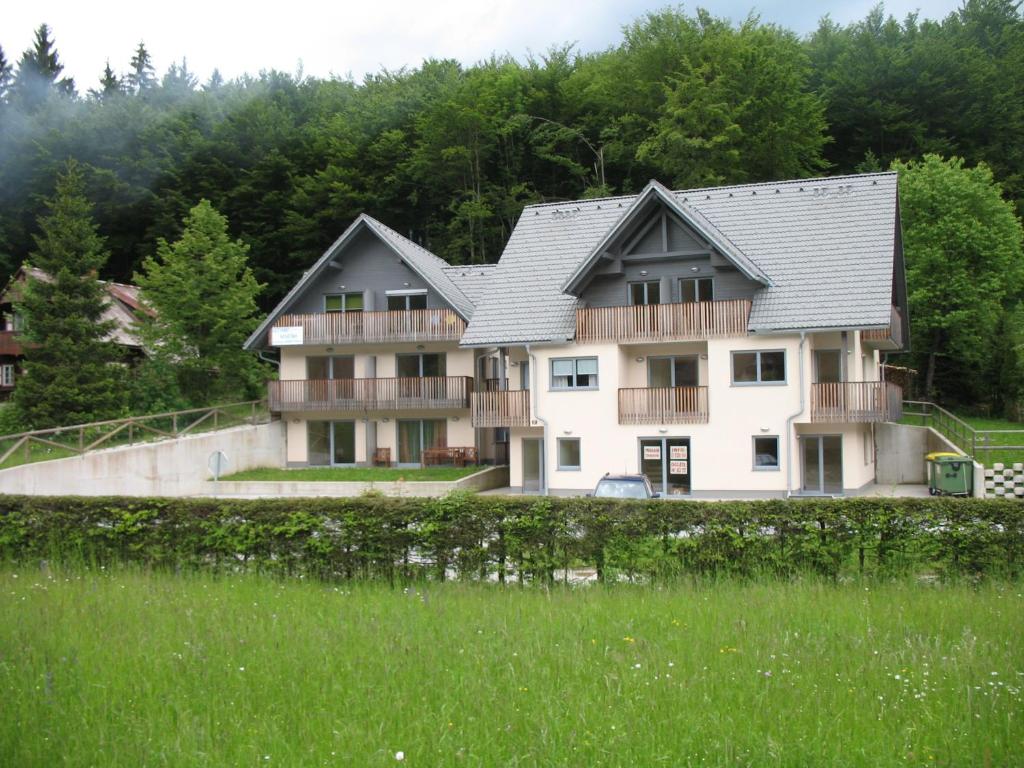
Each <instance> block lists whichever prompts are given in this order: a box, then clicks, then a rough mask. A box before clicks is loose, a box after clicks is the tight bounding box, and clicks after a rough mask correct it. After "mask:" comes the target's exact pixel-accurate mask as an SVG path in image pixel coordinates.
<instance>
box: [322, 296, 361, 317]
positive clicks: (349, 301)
mask: <svg viewBox="0 0 1024 768" xmlns="http://www.w3.org/2000/svg"><path fill="white" fill-rule="evenodd" d="M362 311H363V294H361V293H335V294H331V295H328V296H324V312H362Z"/></svg>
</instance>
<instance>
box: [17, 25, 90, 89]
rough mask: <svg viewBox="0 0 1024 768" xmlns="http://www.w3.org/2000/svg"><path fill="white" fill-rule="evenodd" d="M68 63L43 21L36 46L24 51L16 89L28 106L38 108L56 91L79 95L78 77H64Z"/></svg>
mask: <svg viewBox="0 0 1024 768" xmlns="http://www.w3.org/2000/svg"><path fill="white" fill-rule="evenodd" d="M63 71H64V65H63V64H61V63H60V56H59V54H58V53H57V49H56V47H55V44H54V41H53V40H52V39H51V38H50V28H49V26H47V25H46V24H40V25H39V28H38V29H37V30H36V35H35V40H34V42H33V44H32V47H31V48H29V49H28V50H26V51H25V52H24V53H23V54H21V59H20V61H18V73H17V76H16V77H15V81H14V91H15V93H16V94H17V96H18V98H19V100H20V101H21V103H22V104H23V105H24V106H25V107H26V108H29V109H31V108H34V107H36V106H38V105H39V104H40V103H42V102H43V101H44V100H45V99H46V97H47V96H48V95H49V94H50V93H53V92H56V93H59V94H61V95H64V96H74V95H75V81H74V80H73V79H71V78H69V77H65V78H61V77H60V74H61V72H63Z"/></svg>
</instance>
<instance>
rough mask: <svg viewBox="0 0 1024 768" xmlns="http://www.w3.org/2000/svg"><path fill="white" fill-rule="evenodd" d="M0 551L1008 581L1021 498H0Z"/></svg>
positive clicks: (111, 557) (340, 567) (333, 566)
mask: <svg viewBox="0 0 1024 768" xmlns="http://www.w3.org/2000/svg"><path fill="white" fill-rule="evenodd" d="M0 557H2V558H4V559H6V560H8V561H18V562H30V561H38V560H58V561H79V560H84V561H87V562H91V563H100V564H106V563H114V562H128V563H140V564H145V565H148V566H156V567H172V568H198V567H203V568H212V569H221V570H242V569H251V570H258V571H263V572H271V573H281V574H291V575H305V576H313V577H318V578H325V579H353V578H374V579H387V580H392V581H397V580H408V579H416V578H438V579H444V578H452V577H458V578H464V579H496V580H499V581H506V580H508V581H512V580H526V581H531V580H545V581H550V580H554V579H556V578H557V577H558V575H559V573H560V572H561V571H562V570H563V569H565V568H578V569H586V568H590V569H593V570H596V572H597V574H598V576H599V578H609V579H612V578H615V579H621V578H644V579H658V578H670V577H673V576H677V575H680V574H699V575H762V574H769V575H776V576H783V577H785V576H795V575H801V574H816V575H821V576H825V577H830V578H839V577H843V576H852V575H857V574H865V575H875V576H887V575H900V574H906V573H921V572H929V573H934V574H937V575H939V576H955V575H993V576H1008V577H1016V576H1019V575H1021V571H1022V563H1024V506H1022V505H1021V504H1020V503H1019V502H1015V501H1010V500H1005V501H1004V500H998V501H989V500H981V499H953V498H934V499H876V498H861V499H843V500H835V499H808V500H799V501H781V500H780V501H730V502H714V503H708V502H688V501H682V502H668V501H650V502H641V501H612V500H605V499H592V498H578V499H569V498H540V497H497V496H474V495H471V494H465V493H459V494H452V495H449V496H446V497H443V498H439V499H426V498H375V497H359V498H340V499H335V498H331V499H326V498H325V499H320V498H318V499H255V500H228V499H171V498H153V499H141V498H125V497H113V498H102V497H100V498H96V497H89V498H86V497H39V496H0Z"/></svg>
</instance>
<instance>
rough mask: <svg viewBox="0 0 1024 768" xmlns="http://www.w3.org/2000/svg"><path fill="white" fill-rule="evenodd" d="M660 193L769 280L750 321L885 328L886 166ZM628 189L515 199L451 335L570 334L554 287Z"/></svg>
mask: <svg viewBox="0 0 1024 768" xmlns="http://www.w3.org/2000/svg"><path fill="white" fill-rule="evenodd" d="M650 190H657V191H659V192H660V191H661V190H664V188H663V187H660V185H656V186H655V185H649V186H648V188H647V189H645V191H644V193H641V194H649V193H650ZM666 192H667V190H666ZM670 194H671V195H672V196H674V198H675V199H676V201H677V202H678V204H679V207H680V208H681V209H682V210H684V211H685V212H686V213H687V214H688V216H687V217H686V218H688V219H689V221H690V222H691V223H693V222H696V223H697V224H698V225H699V226H700V227H702V228H703V229H704V234H705V235H706V236H707V237H708V240H709V241H711V242H712V244H713V245H714V246H715V247H716V249H720V250H721V252H722V255H723V256H725V257H726V258H729V259H730V260H731V261H733V263H735V264H737V267H739V268H740V269H741V271H747V270H745V269H743V267H742V266H741V265H742V264H746V265H747V266H748V269H749V270H750V273H752V274H753V275H758V274H759V275H763V276H764V278H765V282H767V283H768V284H767V285H765V286H764V287H762V288H760V289H759V290H758V291H757V292H756V293H755V295H754V300H753V307H752V309H751V314H750V326H749V327H750V330H751V331H753V332H772V331H798V330H816V329H826V328H884V327H887V326H888V324H889V319H890V311H891V310H890V307H891V304H892V288H893V269H894V254H895V247H896V240H895V236H896V226H897V221H896V212H897V205H896V174H895V173H875V174H861V175H856V176H836V177H832V178H824V179H804V180H797V181H785V182H769V183H764V184H747V185H742V186H734V187H714V188H709V189H695V190H685V191H679V192H672V193H670ZM638 197H639V196H637V195H630V196H625V197H611V198H603V199H599V200H581V201H578V202H571V203H552V204H544V205H534V206H529V207H527V208H525V209H524V210H523V213H522V215H521V216H520V218H519V222H518V223H517V224H516V227H515V229H514V230H513V232H512V236H511V238H510V239H509V241H508V244H507V245H506V246H505V251H504V253H503V254H502V257H501V260H500V261H499V262H498V266H497V269H495V270H494V272H493V273H492V275H491V276H490V277H489V280H488V283H489V285H488V287H487V288H486V289H485V291H484V293H483V297H482V300H479V301H477V310H476V312H475V314H474V315H473V318H472V319H471V321H470V323H469V327H468V328H467V329H466V333H465V334H464V335H463V338H462V344H464V345H472V346H476V345H491V344H509V343H524V342H544V341H561V340H565V339H571V338H572V337H573V335H574V332H575V309H576V306H577V299H576V298H575V297H574V296H571V295H569V294H566V293H564V292H563V287H568V285H569V284H570V283H571V282H572V281H573V279H574V277H575V276H576V275H577V273H579V272H580V271H581V269H582V268H583V267H584V265H585V263H586V261H587V260H588V258H589V257H591V256H592V255H593V254H594V253H595V252H596V251H598V250H599V247H600V246H601V244H602V243H603V242H604V241H605V240H606V239H608V238H609V236H611V235H612V234H613V233H614V232H615V231H616V229H617V226H618V225H619V224H620V222H625V221H626V218H627V213H628V212H629V211H630V210H631V209H632V208H633V205H634V203H635V202H636V201H637V199H638ZM712 228H713V229H712ZM712 235H715V237H712ZM716 239H718V242H716Z"/></svg>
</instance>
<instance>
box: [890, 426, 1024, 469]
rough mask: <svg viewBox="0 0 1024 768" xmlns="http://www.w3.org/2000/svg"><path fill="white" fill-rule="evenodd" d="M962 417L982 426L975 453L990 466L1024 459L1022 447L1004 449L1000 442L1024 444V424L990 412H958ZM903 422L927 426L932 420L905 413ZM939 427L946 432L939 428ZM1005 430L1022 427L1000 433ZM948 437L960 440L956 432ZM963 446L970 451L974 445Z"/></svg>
mask: <svg viewBox="0 0 1024 768" xmlns="http://www.w3.org/2000/svg"><path fill="white" fill-rule="evenodd" d="M955 415H956V417H957V418H958V419H960V420H961V421H963V422H965V423H966V424H968V425H969V426H971V427H973V428H974V429H975V430H978V431H979V432H978V442H977V449H978V450H977V455H976V456H975V457H974V458H975V460H976V461H978V462H980V463H982V464H984V465H985V466H986V467H991V466H992V465H993V464H997V463H1000V464H1005V465H1007V466H1010V465H1012V464H1014V463H1015V462H1024V450H1020V449H1002V448H1000V446H1004V445H1024V424H1022V423H1021V422H1018V421H1010V420H1009V419H995V418H991V417H987V416H965V415H963V414H959V413H958V414H955ZM900 423H901V424H912V425H915V426H927V425H929V424H931V425H932V426H934V424H932V423H931V422H930V421H929V420H928V419H926V418H924V417H922V416H916V415H912V414H908V415H905V416H904V417H903V418H902V419H901V420H900ZM936 429H937V431H939V432H943V430H941V429H938V427H936ZM987 430H997V432H995V433H991V432H988V431H987ZM1003 430H1019V431H1017V432H1010V433H1005V434H1000V433H999V431H1003ZM946 437H947V438H949V439H950V440H952V441H953V442H954V443H956V442H957V441H956V438H955V436H954V435H946ZM960 448H962V449H963V450H965V451H967V452H970V451H971V449H972V446H971V445H961V446H960Z"/></svg>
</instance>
